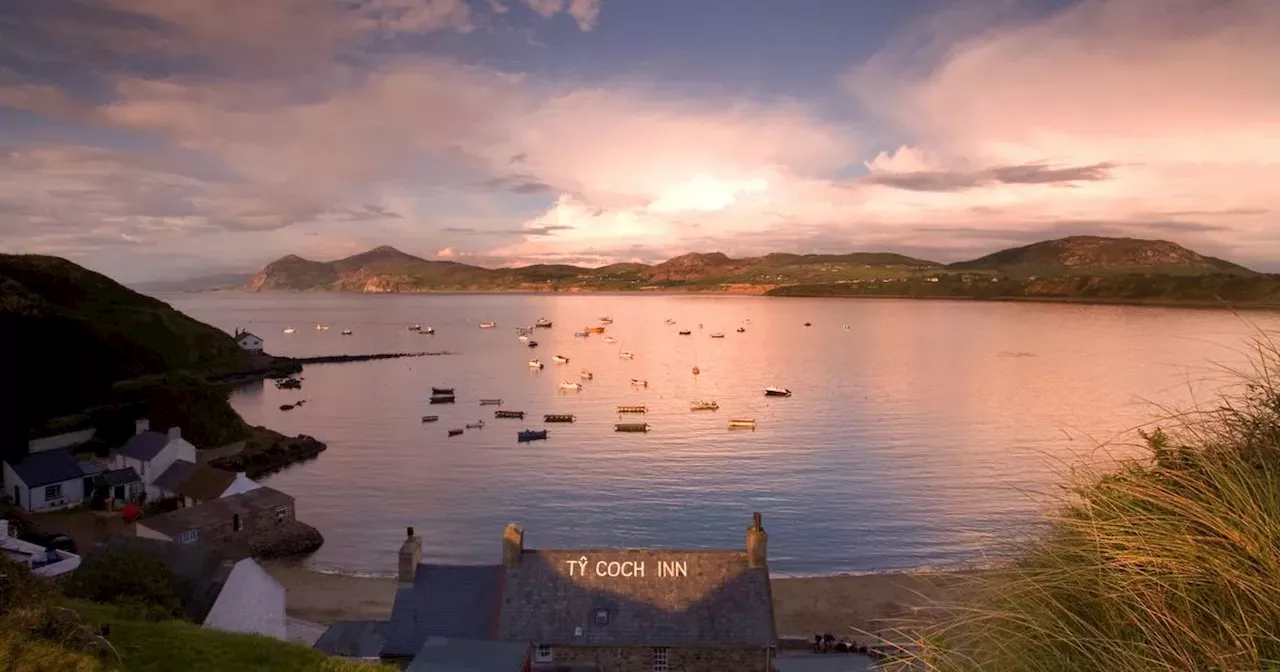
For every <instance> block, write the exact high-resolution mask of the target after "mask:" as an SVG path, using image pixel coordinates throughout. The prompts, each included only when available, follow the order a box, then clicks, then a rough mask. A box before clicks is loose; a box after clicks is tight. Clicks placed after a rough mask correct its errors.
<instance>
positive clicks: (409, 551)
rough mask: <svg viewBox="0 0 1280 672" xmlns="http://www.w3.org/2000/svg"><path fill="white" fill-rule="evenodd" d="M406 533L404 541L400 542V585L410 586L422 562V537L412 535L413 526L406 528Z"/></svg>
mask: <svg viewBox="0 0 1280 672" xmlns="http://www.w3.org/2000/svg"><path fill="white" fill-rule="evenodd" d="M407 530H408V534H407V535H406V536H405V539H404V543H403V544H400V577H399V578H400V585H402V586H412V585H413V576H414V574H416V573H417V572H418V565H419V564H421V563H422V538H421V537H417V536H414V534H413V528H412V527H410V528H407Z"/></svg>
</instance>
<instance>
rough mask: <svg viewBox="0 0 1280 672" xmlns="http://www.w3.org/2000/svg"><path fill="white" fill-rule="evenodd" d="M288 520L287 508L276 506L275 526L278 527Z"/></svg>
mask: <svg viewBox="0 0 1280 672" xmlns="http://www.w3.org/2000/svg"><path fill="white" fill-rule="evenodd" d="M288 519H289V507H287V506H277V507H276V524H277V525H279V524H280V523H283V522H284V521H286V520H288Z"/></svg>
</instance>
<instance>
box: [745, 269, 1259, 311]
mask: <svg viewBox="0 0 1280 672" xmlns="http://www.w3.org/2000/svg"><path fill="white" fill-rule="evenodd" d="M933 277H936V278H937V282H930V281H929V280H928V279H927V278H926V277H914V278H903V279H901V280H896V281H890V282H858V283H840V284H836V283H828V284H820V285H794V286H790V287H779V288H777V289H774V290H771V291H770V292H768V295H769V296H848V297H858V296H867V297H875V296H885V297H911V298H940V299H946V298H951V299H959V298H972V299H993V300H1000V299H1003V300H1018V299H1021V300H1044V301H1084V302H1094V303H1133V304H1144V303H1146V304H1203V305H1224V304H1225V305H1232V306H1241V307H1244V306H1280V276H1276V275H1230V274H1216V275H1149V274H1127V275H1096V276H1065V277H1056V278H1036V279H1034V280H1032V279H1029V278H1021V279H1019V278H1012V277H1007V276H1002V275H995V274H980V273H973V274H960V273H943V274H934V276H933Z"/></svg>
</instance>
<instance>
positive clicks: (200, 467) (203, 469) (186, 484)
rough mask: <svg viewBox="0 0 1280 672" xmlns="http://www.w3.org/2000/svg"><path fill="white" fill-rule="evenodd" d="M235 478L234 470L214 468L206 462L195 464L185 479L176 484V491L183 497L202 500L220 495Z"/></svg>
mask: <svg viewBox="0 0 1280 672" xmlns="http://www.w3.org/2000/svg"><path fill="white" fill-rule="evenodd" d="M235 480H236V475H235V473H234V472H231V471H226V470H224V469H215V468H214V467H210V466H209V465H207V464H197V465H196V466H195V469H194V470H192V471H191V474H190V475H189V476H187V479H186V480H185V481H183V482H182V484H181V485H179V486H178V489H177V490H176V492H177V493H178V494H179V495H182V496H183V497H190V498H192V499H194V500H197V501H201V502H203V501H206V500H210V499H217V498H219V497H221V496H222V493H224V492H226V491H227V488H229V487H231V484H232V483H234V482H235Z"/></svg>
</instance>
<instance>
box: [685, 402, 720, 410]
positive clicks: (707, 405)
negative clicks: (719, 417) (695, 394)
mask: <svg viewBox="0 0 1280 672" xmlns="http://www.w3.org/2000/svg"><path fill="white" fill-rule="evenodd" d="M689 410H691V411H718V410H720V404H718V403H716V402H714V401H701V400H699V401H694V402H691V403H690V404H689Z"/></svg>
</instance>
